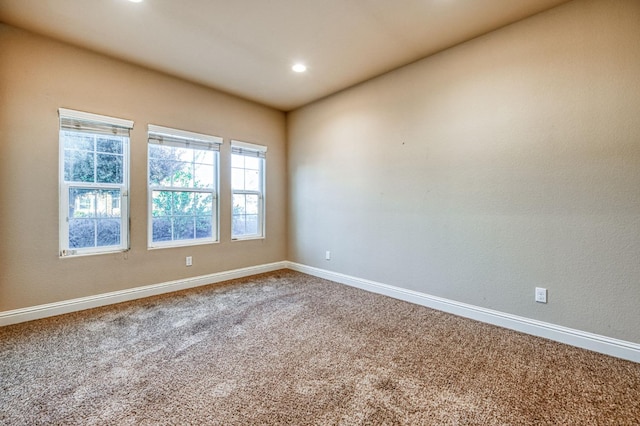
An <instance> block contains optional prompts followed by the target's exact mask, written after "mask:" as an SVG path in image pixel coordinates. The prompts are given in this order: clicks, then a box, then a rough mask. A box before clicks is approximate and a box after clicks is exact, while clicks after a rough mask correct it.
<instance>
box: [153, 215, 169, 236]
mask: <svg viewBox="0 0 640 426" xmlns="http://www.w3.org/2000/svg"><path fill="white" fill-rule="evenodd" d="M152 228H153V230H152V232H153V236H152V240H153V241H155V242H157V241H171V235H172V234H171V219H168V218H155V217H154V218H153V223H152Z"/></svg>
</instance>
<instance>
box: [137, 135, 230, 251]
mask: <svg viewBox="0 0 640 426" xmlns="http://www.w3.org/2000/svg"><path fill="white" fill-rule="evenodd" d="M221 144H222V139H221V138H219V137H216V136H209V135H203V134H199V133H193V132H187V131H184V130H177V129H170V128H167V127H161V126H155V125H152V124H150V125H149V156H148V158H149V175H148V182H149V233H148V235H149V247H150V248H158V247H175V246H183V245H191V244H203V243H211V242H215V241H218V154H219V150H220V145H221Z"/></svg>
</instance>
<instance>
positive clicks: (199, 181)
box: [194, 164, 213, 188]
mask: <svg viewBox="0 0 640 426" xmlns="http://www.w3.org/2000/svg"><path fill="white" fill-rule="evenodd" d="M194 186H195V187H196V188H213V166H210V165H204V164H196V165H195V179H194Z"/></svg>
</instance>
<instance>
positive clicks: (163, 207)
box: [151, 191, 173, 217]
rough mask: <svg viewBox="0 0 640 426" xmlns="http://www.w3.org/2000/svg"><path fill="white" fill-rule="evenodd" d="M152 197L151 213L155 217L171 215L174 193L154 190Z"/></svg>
mask: <svg viewBox="0 0 640 426" xmlns="http://www.w3.org/2000/svg"><path fill="white" fill-rule="evenodd" d="M151 197H152V199H151V203H152V206H151V215H152V216H153V217H159V216H171V204H172V199H173V193H172V192H171V191H153V194H151Z"/></svg>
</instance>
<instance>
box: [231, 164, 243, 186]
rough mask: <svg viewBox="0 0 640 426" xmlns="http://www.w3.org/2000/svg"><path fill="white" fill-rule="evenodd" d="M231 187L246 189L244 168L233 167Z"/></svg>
mask: <svg viewBox="0 0 640 426" xmlns="http://www.w3.org/2000/svg"><path fill="white" fill-rule="evenodd" d="M231 188H232V189H239V190H243V189H244V169H231Z"/></svg>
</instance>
